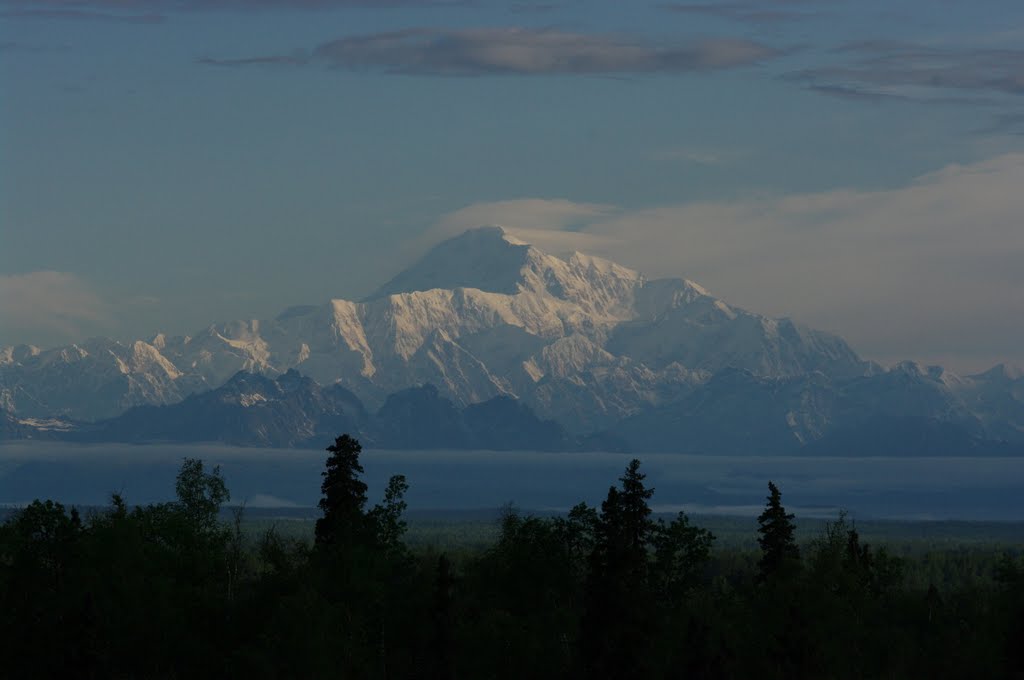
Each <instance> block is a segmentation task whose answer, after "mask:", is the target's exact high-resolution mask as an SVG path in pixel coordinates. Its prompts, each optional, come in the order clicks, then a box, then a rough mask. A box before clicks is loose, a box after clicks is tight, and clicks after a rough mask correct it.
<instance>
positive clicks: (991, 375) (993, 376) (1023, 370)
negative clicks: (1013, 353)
mask: <svg viewBox="0 0 1024 680" xmlns="http://www.w3.org/2000/svg"><path fill="white" fill-rule="evenodd" d="M971 377H972V378H981V379H984V380H1000V381H1014V380H1020V379H1021V378H1024V367H1021V366H1017V365H1016V364H1007V363H1003V364H996V365H995V366H993V367H992V368H990V369H988V370H987V371H985V372H984V373H979V374H978V375H975V376H971Z"/></svg>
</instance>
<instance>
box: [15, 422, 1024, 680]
mask: <svg viewBox="0 0 1024 680" xmlns="http://www.w3.org/2000/svg"><path fill="white" fill-rule="evenodd" d="M327 451H328V454H329V455H328V457H327V460H326V463H325V467H324V470H323V473H322V477H323V482H322V486H321V500H320V503H319V510H320V515H319V517H318V519H317V520H316V525H315V530H314V534H313V538H312V540H311V541H310V540H304V539H302V538H298V537H295V536H293V535H288V534H287V533H285V532H278V531H276V530H275V529H274V528H273V527H268V528H267V529H266V530H265V531H262V532H260V533H259V535H257V536H253V535H252V534H251V533H247V532H246V531H244V530H243V522H244V511H243V510H242V509H236V511H235V512H234V514H233V521H224V520H223V519H222V517H223V514H222V509H223V508H225V507H227V504H228V503H229V502H230V492H229V490H228V486H227V481H226V480H225V479H224V477H223V475H222V474H221V472H220V470H219V468H216V467H214V468H212V469H211V468H207V467H206V466H205V465H204V463H203V462H202V461H201V460H198V459H188V458H187V459H185V460H184V462H183V464H182V466H181V468H180V470H179V472H178V475H177V479H176V484H175V494H176V500H175V501H173V502H168V503H159V504H150V505H145V506H138V505H131V504H130V503H129V500H128V499H126V498H122V497H121V496H120V495H117V494H115V495H113V496H112V497H111V501H110V504H109V506H108V507H106V508H103V509H102V510H95V511H90V512H88V513H85V514H84V515H83V513H82V512H81V511H80V510H79V509H77V508H74V507H71V508H67V507H65V506H64V505H62V504H61V503H59V502H56V501H54V500H46V501H35V502H33V503H31V504H30V505H28V506H26V507H24V508H21V509H19V510H18V511H16V512H14V513H12V514H11V515H10V516H9V517H8V518H7V520H6V521H5V522H4V523H3V524H2V525H0V676H3V677H11V678H29V677H32V678H38V677H61V678H183V677H190V678H205V677H227V678H235V677H240V678H241V677H244V678H253V679H255V678H381V679H384V678H424V679H454V678H464V679H477V678H480V679H487V678H614V679H618V678H623V679H626V678H737V679H746V678H759V679H769V678H779V679H781V678H816V679H822V678H824V679H828V678H835V679H843V678H858V679H859V678H880V679H881V678H1016V677H1021V676H1022V674H1024V556H1022V555H1021V552H1020V546H1019V545H1017V546H1011V547H1010V548H1008V549H1007V550H1006V551H1003V552H1001V553H1000V554H997V555H993V554H985V553H969V554H967V558H966V563H957V564H954V565H952V567H951V568H952V570H953V572H955V573H969V572H972V570H973V571H984V573H985V577H984V578H941V579H940V578H931V577H927V578H922V574H927V575H932V576H933V575H934V574H935V573H936V572H935V570H934V564H932V565H927V566H928V568H927V569H926V568H923V567H922V565H921V564H919V563H917V560H918V558H916V557H914V556H906V555H895V554H892V553H890V551H889V550H887V549H886V548H885V547H877V546H874V545H869V544H868V543H867V542H865V541H864V540H862V538H861V536H860V534H859V533H858V530H857V528H856V526H855V524H854V523H853V522H851V521H849V520H848V518H847V517H846V516H844V515H842V514H841V515H840V516H839V517H838V518H837V519H836V520H835V521H830V522H828V523H827V524H825V525H824V528H823V529H822V530H821V531H819V532H818V533H817V534H816V535H815V536H813V537H811V538H810V539H809V540H808V539H807V537H803V540H798V536H797V524H796V522H795V518H794V515H793V514H792V513H789V512H787V511H786V508H785V506H784V504H783V499H782V492H781V490H780V489H779V488H778V487H776V485H775V484H773V483H771V482H768V483H767V491H768V495H767V497H766V499H765V506H764V510H763V512H762V513H761V515H760V516H759V517H758V540H757V546H756V547H755V548H752V549H744V550H737V549H728V550H723V549H720V548H717V547H716V541H715V536H714V535H713V534H712V532H711V531H709V530H707V529H705V528H702V527H700V526H696V525H695V524H694V523H693V522H691V520H690V518H689V517H687V516H686V515H685V514H684V513H679V514H678V515H676V516H675V517H656V516H655V515H654V514H653V513H652V511H651V505H650V501H651V499H652V496H653V494H654V489H653V488H651V487H650V486H649V485H648V484H647V483H646V478H645V475H644V473H643V472H642V471H641V465H640V462H639V461H637V460H633V461H632V462H630V463H629V465H628V466H627V467H626V469H625V470H624V472H623V474H622V476H621V478H619V479H618V480H610V481H614V483H613V484H612V485H611V486H610V487H609V489H608V493H607V496H606V497H605V500H604V501H603V502H602V503H601V504H600V507H590V506H588V505H586V504H584V503H580V504H578V505H576V506H575V507H573V508H572V510H571V511H569V512H568V513H566V514H563V515H559V516H534V515H529V514H524V513H521V512H519V511H517V510H515V509H514V508H511V507H509V508H507V509H506V510H505V512H504V513H503V514H502V516H501V519H500V527H499V530H498V532H497V535H496V537H495V539H494V540H493V542H491V543H490V544H489V545H487V546H486V547H482V548H479V549H470V550H457V551H442V550H440V549H438V548H437V547H436V546H430V545H416V546H410V545H409V544H408V542H407V541H406V540H405V532H406V528H407V524H406V519H405V510H406V504H405V501H404V495H405V493H406V491H407V490H408V484H407V483H406V480H405V479H404V478H403V477H401V476H395V477H392V478H391V480H390V482H389V483H388V485H387V487H386V489H384V490H376V493H375V496H382V500H381V501H380V502H379V503H377V504H374V505H370V500H369V491H370V490H369V489H368V488H367V485H366V484H365V482H364V481H363V480H362V478H361V476H362V474H363V468H362V466H361V465H360V454H361V452H362V449H361V446H360V444H359V442H358V441H357V440H355V439H353V438H351V437H349V436H348V435H342V436H339V437H337V439H336V440H335V441H334V443H333V444H332V445H331V446H329V447H328V448H327ZM766 481H767V480H766ZM954 561H955V559H954ZM982 563H983V564H982ZM939 573H941V570H940V572H939Z"/></svg>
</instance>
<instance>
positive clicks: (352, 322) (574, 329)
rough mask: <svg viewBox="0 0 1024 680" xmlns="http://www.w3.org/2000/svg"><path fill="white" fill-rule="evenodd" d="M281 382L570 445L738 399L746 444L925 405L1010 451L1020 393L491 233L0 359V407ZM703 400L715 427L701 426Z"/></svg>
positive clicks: (1003, 377)
mask: <svg viewBox="0 0 1024 680" xmlns="http://www.w3.org/2000/svg"><path fill="white" fill-rule="evenodd" d="M289 369H296V370H298V371H299V372H301V373H302V374H303V375H305V376H309V377H310V378H312V379H314V380H315V381H316V382H317V383H319V384H321V385H332V384H336V383H337V384H339V385H341V386H343V387H345V388H347V389H349V390H351V391H352V392H353V393H354V394H355V395H357V396H358V398H359V399H360V400H362V401H363V402H364V403H366V404H367V406H368V407H369V408H371V409H376V408H378V407H379V406H380V405H381V404H383V403H384V400H385V398H386V397H387V396H388V395H390V394H393V393H395V392H398V391H400V390H404V389H408V388H410V387H414V386H417V385H422V384H432V385H434V386H436V387H437V389H438V390H439V394H440V395H441V396H442V397H444V398H446V399H450V400H451V401H452V402H453V403H454V404H455V405H457V406H458V407H464V406H466V405H469V404H473V403H479V402H483V401H486V400H489V399H492V398H494V397H498V396H502V395H507V396H510V397H515V398H517V399H520V400H521V401H523V402H525V403H526V404H528V405H529V406H531V407H532V408H533V409H534V410H535V411H536V412H537V414H538V415H539V416H541V417H543V418H555V419H556V420H558V421H559V422H561V423H562V424H563V425H564V426H565V427H567V428H568V429H569V430H570V431H574V432H585V431H593V430H596V429H606V428H608V427H610V426H612V425H613V424H614V423H616V422H619V421H623V420H624V419H634V420H631V422H637V423H642V424H644V426H645V427H646V426H647V425H646V423H647V422H648V420H649V418H648V417H647V416H651V417H653V418H654V419H655V420H658V418H663V417H664V413H666V411H665V409H669V411H671V409H673V408H676V406H673V405H680V406H679V408H676V411H675V413H676V415H678V414H679V413H680V412H681V411H679V409H680V408H682V409H683V411H684V412H685V413H686V414H688V415H687V416H686V418H688V419H690V420H687V421H686V422H690V421H692V420H693V419H694V418H696V419H701V418H704V416H705V415H707V416H708V417H711V416H714V417H716V418H720V419H721V421H722V422H726V421H727V420H728V418H729V417H730V415H729V414H730V413H733V415H735V413H734V412H738V411H742V410H743V408H745V407H744V406H743V398H742V392H743V390H747V392H748V395H749V396H750V399H752V401H750V402H749V403H748V407H750V408H759V407H758V406H757V405H758V404H772V409H770V413H769V412H764V413H762V416H759V417H763V418H768V419H770V422H767V421H766V423H765V426H764V430H763V431H764V432H769V431H771V432H775V431H776V430H775V429H774V428H779V430H778V431H780V432H783V433H784V434H785V436H784V437H782V439H780V441H782V440H786V441H789V440H790V439H792V441H795V442H797V443H807V442H810V441H813V440H815V439H818V438H821V437H823V436H824V433H825V432H826V431H828V429H829V428H830V427H833V426H834V425H835V423H836V422H838V420H842V418H843V417H845V416H844V415H843V414H844V413H846V411H849V412H850V413H853V412H854V411H856V408H860V407H859V406H858V407H856V408H854V407H853V406H850V404H860V403H863V402H864V400H865V399H867V400H868V401H870V400H871V399H876V400H880V401H878V403H886V404H889V406H887V407H886V408H891V410H893V412H902V411H901V409H902V410H904V411H906V410H907V408H908V407H907V403H912V405H915V407H917V406H920V405H921V402H920V400H921V399H930V400H932V401H930V402H928V403H929V404H932V405H933V406H934V407H935V408H933V409H932V410H931V411H929V413H933V414H936V415H935V417H939V416H940V415H941V414H945V416H943V417H948V418H950V419H954V420H957V422H962V423H967V422H969V423H971V426H972V427H973V426H974V425H975V424H977V423H981V426H983V427H984V428H985V431H986V432H988V433H990V434H992V435H993V436H996V435H998V436H1000V437H1003V438H1011V437H1014V436H1019V438H1021V439H1024V417H1021V415H1020V406H1021V404H1022V403H1024V400H1022V398H1021V391H1022V379H1021V377H1020V376H1019V375H1016V374H1014V373H1013V372H1012V371H1011V370H1009V369H1005V370H1002V371H1001V372H999V371H997V372H990V373H988V374H982V375H980V376H972V377H969V378H959V377H956V376H953V375H952V374H949V373H948V372H947V373H944V374H941V375H938V376H936V375H933V373H934V371H932V369H927V368H923V367H915V366H914V365H901V366H899V367H897V368H895V369H893V370H891V371H888V372H886V371H884V370H883V369H881V368H880V367H879V366H877V365H875V364H872V363H870V362H866V361H863V360H862V359H860V358H859V357H858V356H857V354H856V353H855V352H854V351H853V350H852V349H851V348H850V347H849V346H848V345H847V344H846V343H845V342H844V341H843V340H842V339H841V338H838V337H836V336H834V335H830V334H828V333H823V332H821V331H816V330H813V329H809V328H806V327H803V326H801V325H799V324H797V323H794V322H793V321H791V320H789V319H771V318H767V317H763V316H760V315H758V314H755V313H753V312H749V311H746V310H743V309H739V308H737V307H734V306H732V305H729V304H728V303H726V302H724V301H722V300H719V299H717V298H715V297H714V296H712V295H711V294H710V293H708V292H707V291H706V290H704V289H703V288H701V287H700V286H699V285H698V284H696V283H693V282H692V281H687V280H685V279H659V280H648V279H646V278H645V277H644V276H643V275H641V274H639V273H637V272H635V271H632V270H630V269H627V268H625V267H621V266H619V265H616V264H614V263H612V262H609V261H607V260H602V259H600V258H595V257H590V256H587V255H583V254H581V253H574V254H572V255H571V256H568V257H565V258H561V257H555V256H553V255H550V254H548V253H545V252H543V251H541V250H539V249H537V248H535V247H534V246H532V245H529V244H527V243H524V242H522V241H520V240H518V239H516V238H514V237H513V236H511V235H510V234H508V233H506V232H505V231H504V230H502V229H500V228H497V227H484V228H480V229H475V230H470V231H468V232H466V233H464V234H462V235H460V236H457V237H455V238H452V239H449V240H448V241H445V242H443V243H441V244H440V245H438V246H437V247H435V248H434V249H433V250H431V251H430V252H428V253H427V254H426V255H425V256H424V257H423V258H421V259H420V260H419V261H418V262H417V263H415V264H413V265H412V266H411V267H410V268H408V269H407V270H406V271H404V272H402V273H401V274H399V275H398V276H396V277H395V278H394V279H392V280H391V281H389V282H388V283H386V284H384V285H383V286H382V287H381V288H380V289H379V290H378V291H377V292H375V293H374V294H373V295H371V296H369V297H368V298H366V299H365V300H363V301H360V302H354V301H349V300H343V299H336V300H331V301H329V302H327V303H325V304H321V305H314V306H304V307H293V308H291V309H288V310H285V311H284V312H282V313H281V314H280V315H278V316H277V317H276V318H274V319H269V320H262V321H257V320H250V321H235V322H229V323H218V324H214V325H211V326H209V327H208V328H206V329H203V330H202V331H200V332H198V333H196V334H194V335H192V336H190V337H174V338H168V337H165V336H163V335H158V336H156V337H154V338H152V339H151V340H149V341H148V342H143V341H137V342H134V343H130V344H122V343H118V342H114V341H111V340H102V339H99V340H91V341H89V342H86V343H80V344H77V345H71V346H68V347H64V348H58V349H53V350H39V349H37V348H32V347H27V346H20V347H14V348H5V349H2V350H0V408H3V409H5V410H7V411H8V412H10V413H13V414H16V415H17V416H18V417H21V418H26V417H33V418H41V417H51V416H61V417H68V418H74V419H78V420H90V419H98V418H109V417H112V416H115V415H117V414H119V413H122V412H123V411H125V410H126V409H128V408H130V407H132V406H138V405H143V404H157V405H159V404H172V403H176V402H179V401H181V400H182V399H184V398H185V397H186V396H188V395H189V394H191V393H193V392H202V391H204V390H208V389H211V388H214V387H218V386H220V385H222V384H224V383H225V381H227V380H228V379H229V378H230V377H231V376H234V375H235V374H236V373H237V372H238V371H252V372H256V373H261V374H264V375H266V376H269V377H272V378H273V377H276V376H279V375H281V374H283V373H285V372H286V371H288V370H289ZM716 376H720V378H719V379H717V380H716ZM729 376H732V377H729ZM743 376H748V377H743ZM815 376H818V377H815ZM778 381H788V382H786V384H787V385H791V387H787V388H786V389H782V388H780V387H777V386H778V385H780V384H782V383H779V382H778ZM773 385H776V387H773ZM920 385H927V388H926V389H925V388H920ZM779 390H782V391H781V392H780V391H779ZM857 390H866V393H868V394H869V395H873V396H871V397H870V398H868V397H864V396H863V395H858V394H854V392H856V391H857ZM922 390H923V391H922ZM851 391H853V392H851ZM848 393H849V394H848ZM702 395H703V396H702ZM716 395H717V396H716ZM772 395H777V396H772ZM844 395H845V396H844ZM851 395H852V396H851ZM777 399H784V400H789V401H787V402H786V403H778V404H775V403H773V400H777ZM936 400H937V401H936ZM933 402H935V403H933ZM939 402H941V408H940V407H939V406H938V405H937V404H938V403H939ZM704 404H719V405H721V406H719V407H716V408H719V409H720V410H722V413H718V414H710V413H708V414H704V413H703V411H702V409H705V410H706V407H705V406H703V405H704ZM707 408H710V406H709V407H707ZM723 409H724V410H723ZM837 409H838V410H837ZM843 409H846V411H843ZM737 410H738V411H737ZM911 410H912V409H911ZM775 411H778V414H777V417H776V416H773V415H771V413H774V412H775ZM644 414H647V415H644ZM651 414H653V415H651ZM658 414H662V415H658ZM929 417H932V416H929ZM837 419H838V420H837ZM773 436H775V435H773Z"/></svg>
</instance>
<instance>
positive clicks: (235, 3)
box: [0, 0, 472, 20]
mask: <svg viewBox="0 0 1024 680" xmlns="http://www.w3.org/2000/svg"><path fill="white" fill-rule="evenodd" d="M471 2H472V0H131V1H126V0H30V1H27V0H0V5H5V6H9V7H13V8H14V10H13V12H15V13H17V14H16V15H17V16H21V17H30V16H36V17H40V18H51V19H76V18H100V17H109V18H111V19H113V20H117V19H118V17H131V16H137V17H146V16H152V14H151V13H162V12H197V11H204V10H208V11H239V12H242V11H253V10H265V9H287V10H329V9H339V8H344V7H381V8H388V7H415V6H421V7H426V6H440V7H444V6H459V5H466V4H471ZM126 11H129V12H135V13H138V12H141V13H142V14H135V15H131V14H129V15H125V14H123V13H124V12H126Z"/></svg>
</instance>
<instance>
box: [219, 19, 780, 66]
mask: <svg viewBox="0 0 1024 680" xmlns="http://www.w3.org/2000/svg"><path fill="white" fill-rule="evenodd" d="M779 54H781V52H780V51H779V50H776V49H774V48H771V47H768V46H766V45H763V44H761V43H758V42H755V41H752V40H747V39H742V38H709V39H704V40H700V41H696V42H694V43H692V44H689V45H684V46H662V45H655V44H652V43H649V42H645V41H642V40H638V39H627V38H624V37H618V36H611V35H602V34H586V33H570V32H565V31H559V30H553V29H528V28H478V29H459V30H455V29H448V30H444V29H427V28H411V29H405V30H401V31H393V32H389V33H374V34H368V35H358V36H349V37H345V38H340V39H338V40H332V41H330V42H326V43H323V44H321V45H319V46H317V47H316V48H314V49H313V51H312V54H311V60H313V61H316V62H319V63H323V64H326V65H328V66H331V67H333V68H340V69H347V70H355V71H363V70H366V71H384V72H386V73H403V74H410V75H436V76H476V75H505V74H507V75H546V74H593V75H599V74H637V73H688V72H701V71H715V70H722V69H730V68H737V67H741V66H750V65H753V64H757V63H760V62H762V61H765V60H767V59H770V58H772V57H775V56H778V55H779ZM283 59H290V60H294V57H279V56H260V57H248V58H242V59H204V60H201V61H202V63H206V64H216V65H234V66H241V65H247V64H253V63H267V62H270V63H280V62H281V60H283ZM290 63H294V62H293V61H292V62H290Z"/></svg>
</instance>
